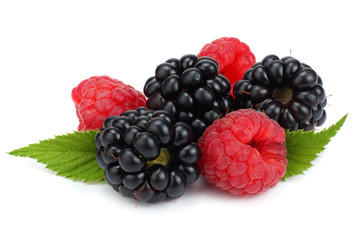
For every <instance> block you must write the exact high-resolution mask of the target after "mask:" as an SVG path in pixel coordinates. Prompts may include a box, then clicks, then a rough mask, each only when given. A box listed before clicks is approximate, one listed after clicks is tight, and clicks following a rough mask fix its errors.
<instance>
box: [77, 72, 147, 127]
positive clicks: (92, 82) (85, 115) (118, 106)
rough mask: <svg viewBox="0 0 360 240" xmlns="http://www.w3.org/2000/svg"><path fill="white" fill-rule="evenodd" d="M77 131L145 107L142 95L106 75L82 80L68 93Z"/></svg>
mask: <svg viewBox="0 0 360 240" xmlns="http://www.w3.org/2000/svg"><path fill="white" fill-rule="evenodd" d="M71 97H72V99H73V101H74V103H75V108H76V115H77V116H78V118H79V122H80V124H79V127H78V130H79V131H84V130H95V129H100V128H101V126H102V124H103V121H104V120H105V118H107V117H109V116H111V115H119V114H121V113H122V112H124V111H127V110H132V109H136V108H137V107H140V106H145V101H146V100H145V96H144V95H143V94H142V93H141V92H140V91H137V90H135V89H134V88H133V87H132V86H130V85H126V84H124V83H123V82H121V81H119V80H116V79H113V78H110V77H108V76H94V77H91V78H89V79H86V80H83V81H82V82H80V83H79V85H78V86H77V87H75V88H74V89H73V90H72V92H71Z"/></svg>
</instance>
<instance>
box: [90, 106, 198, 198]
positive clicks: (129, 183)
mask: <svg viewBox="0 0 360 240" xmlns="http://www.w3.org/2000/svg"><path fill="white" fill-rule="evenodd" d="M95 145H96V147H97V149H98V150H97V154H96V160H97V162H98V165H99V166H100V167H101V168H103V169H104V170H105V180H106V181H107V182H108V184H109V185H110V186H112V187H113V188H114V190H116V191H118V192H121V193H122V194H123V195H124V196H127V197H131V198H135V199H137V200H139V201H145V202H151V203H155V202H160V201H162V200H164V199H165V198H166V196H169V197H174V198H175V197H180V196H181V195H182V194H183V193H184V191H185V186H186V184H191V183H194V182H195V181H196V180H197V179H198V177H199V174H200V170H199V167H198V165H197V161H198V160H199V158H200V155H201V153H200V149H199V147H198V145H197V143H196V142H193V131H192V129H191V127H190V126H189V125H188V124H186V123H184V122H179V121H177V122H175V121H174V118H173V116H172V115H171V114H169V113H168V112H166V111H163V110H159V111H154V110H147V109H146V108H145V107H140V108H138V109H136V110H131V111H126V112H123V113H122V114H121V115H120V116H110V117H108V118H107V119H106V120H105V121H104V124H103V128H102V129H101V130H100V131H99V133H98V134H97V135H96V137H95Z"/></svg>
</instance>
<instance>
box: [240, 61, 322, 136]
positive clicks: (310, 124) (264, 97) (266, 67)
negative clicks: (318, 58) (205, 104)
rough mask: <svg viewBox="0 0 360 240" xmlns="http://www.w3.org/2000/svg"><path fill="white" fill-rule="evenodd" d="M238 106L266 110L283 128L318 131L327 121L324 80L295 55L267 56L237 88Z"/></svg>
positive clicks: (255, 65) (253, 67) (250, 71)
mask: <svg viewBox="0 0 360 240" xmlns="http://www.w3.org/2000/svg"><path fill="white" fill-rule="evenodd" d="M233 93H234V96H235V99H236V109H241V108H254V109H255V110H258V111H263V112H265V113H266V114H267V115H268V116H269V117H270V118H272V119H274V120H275V121H277V122H278V123H279V124H280V125H281V126H282V127H283V128H285V129H290V130H291V131H296V130H298V129H304V131H309V130H314V129H315V126H321V125H322V124H323V123H324V122H325V120H326V112H325V109H324V108H325V106H326V105H327V99H326V95H325V90H324V88H323V82H322V80H321V78H320V76H318V75H317V74H316V72H315V71H314V70H313V69H312V68H311V67H310V66H309V65H307V64H305V63H300V61H299V60H297V59H296V58H293V57H284V58H282V59H279V58H278V57H277V56H276V55H268V56H266V57H265V58H264V59H263V60H262V62H259V63H256V64H254V65H253V66H252V68H251V69H249V70H248V71H247V72H246V73H245V74H244V77H243V80H241V81H238V82H237V83H236V84H235V85H234V88H233Z"/></svg>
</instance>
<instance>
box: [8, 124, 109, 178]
mask: <svg viewBox="0 0 360 240" xmlns="http://www.w3.org/2000/svg"><path fill="white" fill-rule="evenodd" d="M95 135H96V131H84V132H73V133H69V134H66V135H60V136H55V138H52V139H47V140H43V141H40V142H39V143H35V144H30V145H29V146H27V147H23V148H19V149H16V150H13V151H11V152H10V153H9V154H10V155H13V156H19V157H30V158H33V159H37V160H38V162H41V163H43V164H45V165H46V168H48V169H50V170H53V171H55V172H56V173H57V175H60V176H63V177H66V178H69V179H72V180H80V181H83V182H100V181H104V178H103V176H104V170H103V169H101V168H100V167H99V166H98V164H97V162H96V147H95V143H94V139H95Z"/></svg>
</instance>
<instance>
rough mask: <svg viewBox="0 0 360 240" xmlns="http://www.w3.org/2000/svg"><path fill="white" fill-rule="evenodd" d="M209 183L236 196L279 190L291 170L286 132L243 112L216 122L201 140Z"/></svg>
mask: <svg viewBox="0 0 360 240" xmlns="http://www.w3.org/2000/svg"><path fill="white" fill-rule="evenodd" d="M199 146H200V149H201V154H202V156H201V159H200V161H199V162H198V163H199V166H200V169H201V173H202V174H203V175H204V177H205V178H206V180H207V181H208V182H210V183H211V184H213V185H215V186H216V187H218V188H220V189H222V190H225V191H228V192H229V193H232V194H234V195H239V196H244V195H254V194H259V193H262V192H265V191H266V190H267V189H269V188H271V187H273V186H275V185H276V184H277V183H278V182H279V181H280V179H281V178H282V177H283V176H284V174H285V171H286V166H287V160H286V153H287V152H286V148H285V131H284V129H283V128H281V127H280V126H279V124H278V123H277V122H275V121H274V120H272V119H270V118H269V117H268V116H267V115H266V114H264V113H262V112H256V111H255V110H252V109H241V110H238V111H236V112H232V113H229V114H227V115H226V116H225V117H223V118H221V119H218V120H216V121H214V123H213V124H212V125H211V126H210V127H208V128H207V129H206V131H205V133H204V134H203V136H202V137H201V138H200V140H199Z"/></svg>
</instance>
